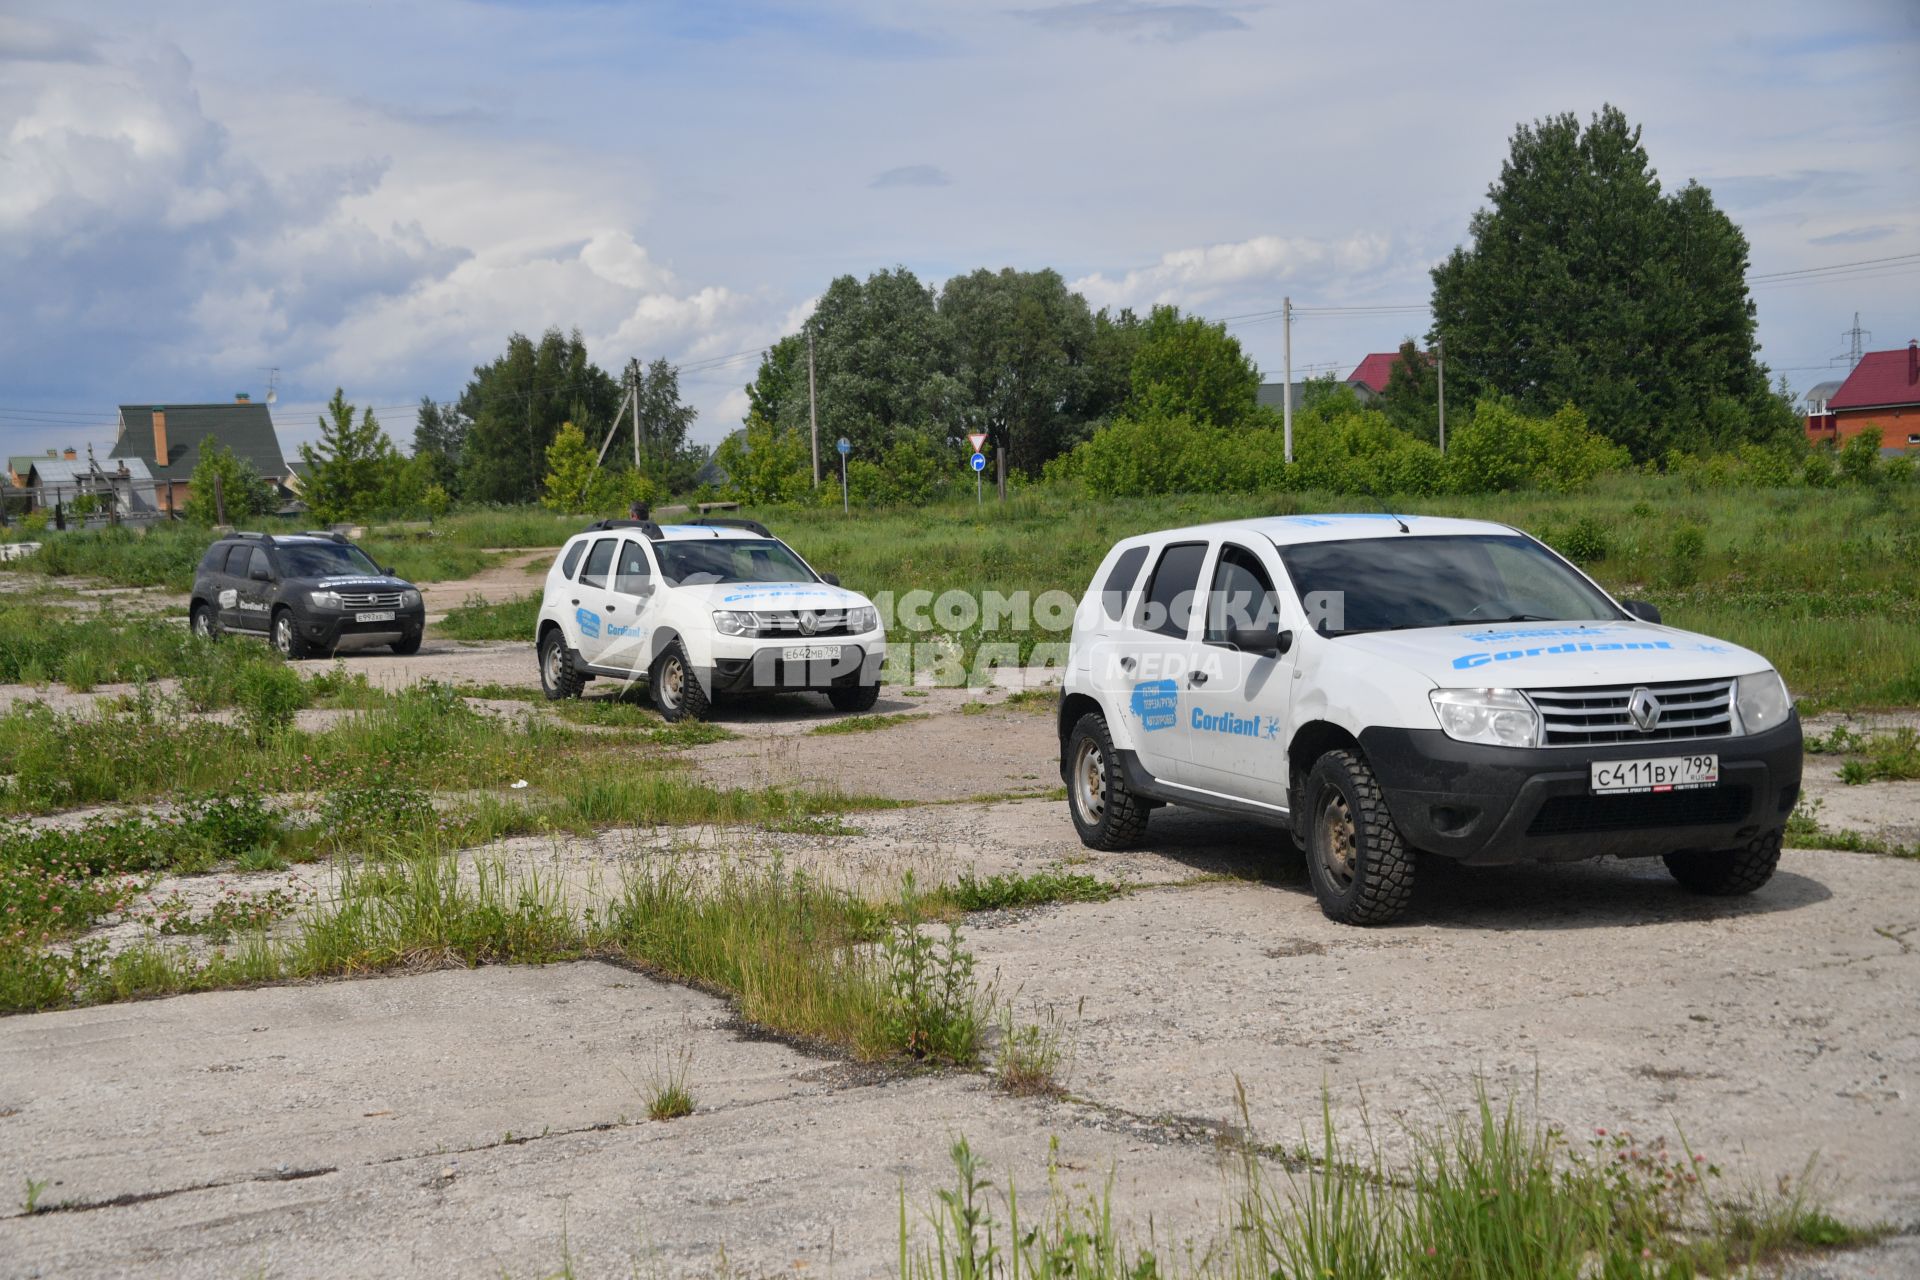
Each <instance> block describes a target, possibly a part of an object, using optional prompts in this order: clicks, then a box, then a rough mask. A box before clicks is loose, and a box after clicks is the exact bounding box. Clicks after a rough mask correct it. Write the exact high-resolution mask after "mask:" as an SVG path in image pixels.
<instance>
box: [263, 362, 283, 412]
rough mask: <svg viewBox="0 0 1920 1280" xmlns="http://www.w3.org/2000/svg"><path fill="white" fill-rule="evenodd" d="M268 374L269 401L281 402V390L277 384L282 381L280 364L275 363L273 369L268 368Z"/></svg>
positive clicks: (270, 402) (273, 402) (272, 402)
mask: <svg viewBox="0 0 1920 1280" xmlns="http://www.w3.org/2000/svg"><path fill="white" fill-rule="evenodd" d="M266 375H267V403H268V404H278V403H279V402H280V392H279V389H278V387H277V385H276V384H277V383H278V382H279V381H280V366H279V365H274V366H273V367H272V368H271V369H268V370H266Z"/></svg>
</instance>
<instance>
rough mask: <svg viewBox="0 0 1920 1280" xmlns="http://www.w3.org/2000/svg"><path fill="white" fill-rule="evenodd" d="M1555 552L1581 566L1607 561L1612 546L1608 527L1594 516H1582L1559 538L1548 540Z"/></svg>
mask: <svg viewBox="0 0 1920 1280" xmlns="http://www.w3.org/2000/svg"><path fill="white" fill-rule="evenodd" d="M1547 541H1548V542H1549V544H1550V545H1551V546H1552V547H1553V549H1554V550H1555V551H1558V552H1559V553H1560V554H1561V555H1563V556H1565V557H1567V559H1569V560H1573V561H1577V562H1578V563H1580V564H1593V563H1594V562H1595V561H1599V560H1605V559H1606V558H1607V552H1608V551H1609V550H1611V549H1612V548H1611V545H1610V543H1609V540H1608V538H1607V530H1606V526H1605V525H1603V524H1601V523H1600V522H1599V521H1598V520H1596V519H1594V518H1593V517H1592V516H1581V517H1580V518H1579V519H1578V520H1575V521H1574V522H1573V524H1572V525H1571V526H1569V527H1568V529H1567V531H1566V532H1565V533H1564V534H1562V535H1560V536H1559V537H1558V538H1551V539H1548V540H1547Z"/></svg>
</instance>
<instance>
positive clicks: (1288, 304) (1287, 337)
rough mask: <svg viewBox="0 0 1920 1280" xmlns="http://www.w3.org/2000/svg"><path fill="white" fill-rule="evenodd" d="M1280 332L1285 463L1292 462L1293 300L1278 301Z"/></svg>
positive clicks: (1281, 418)
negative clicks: (1284, 384)
mask: <svg viewBox="0 0 1920 1280" xmlns="http://www.w3.org/2000/svg"><path fill="white" fill-rule="evenodd" d="M1280 331H1281V334H1282V335H1283V336H1282V338H1281V344H1282V345H1281V348H1280V349H1281V351H1282V352H1283V353H1284V355H1283V356H1282V365H1281V369H1282V372H1281V375H1280V376H1281V378H1282V379H1283V380H1284V381H1285V382H1286V394H1284V395H1283V396H1281V397H1280V421H1281V424H1282V426H1283V427H1284V428H1285V434H1286V447H1287V461H1288V462H1292V461H1293V299H1292V298H1291V297H1286V298H1282V299H1281V300H1280Z"/></svg>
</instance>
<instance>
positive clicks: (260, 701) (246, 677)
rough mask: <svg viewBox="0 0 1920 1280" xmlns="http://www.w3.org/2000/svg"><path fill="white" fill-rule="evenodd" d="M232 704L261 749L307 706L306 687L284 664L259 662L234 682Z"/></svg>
mask: <svg viewBox="0 0 1920 1280" xmlns="http://www.w3.org/2000/svg"><path fill="white" fill-rule="evenodd" d="M233 700H234V703H235V705H236V706H238V707H239V709H240V723H241V724H242V725H244V726H245V727H246V730H247V732H248V733H249V734H251V735H252V737H253V740H254V741H255V742H257V743H259V744H261V745H262V746H264V745H266V743H267V742H268V741H269V740H271V739H272V737H273V735H274V734H276V733H279V732H280V731H281V730H282V729H285V728H287V727H288V726H290V725H291V724H292V723H293V713H294V712H296V711H298V710H300V708H302V707H304V706H306V705H307V685H306V682H305V681H304V680H302V679H301V678H300V676H299V674H298V673H297V672H295V671H294V670H293V668H291V667H289V666H287V665H286V664H285V663H283V662H256V663H249V664H248V665H247V666H245V667H242V668H241V670H240V674H239V676H238V678H237V679H236V680H235V682H234V690H233Z"/></svg>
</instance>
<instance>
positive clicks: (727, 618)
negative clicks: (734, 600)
mask: <svg viewBox="0 0 1920 1280" xmlns="http://www.w3.org/2000/svg"><path fill="white" fill-rule="evenodd" d="M713 629H714V630H715V631H718V632H719V633H720V634H721V635H723V636H750V635H752V634H753V632H754V626H753V615H752V614H750V613H735V612H734V611H733V610H731V609H715V610H714V611H713Z"/></svg>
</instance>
